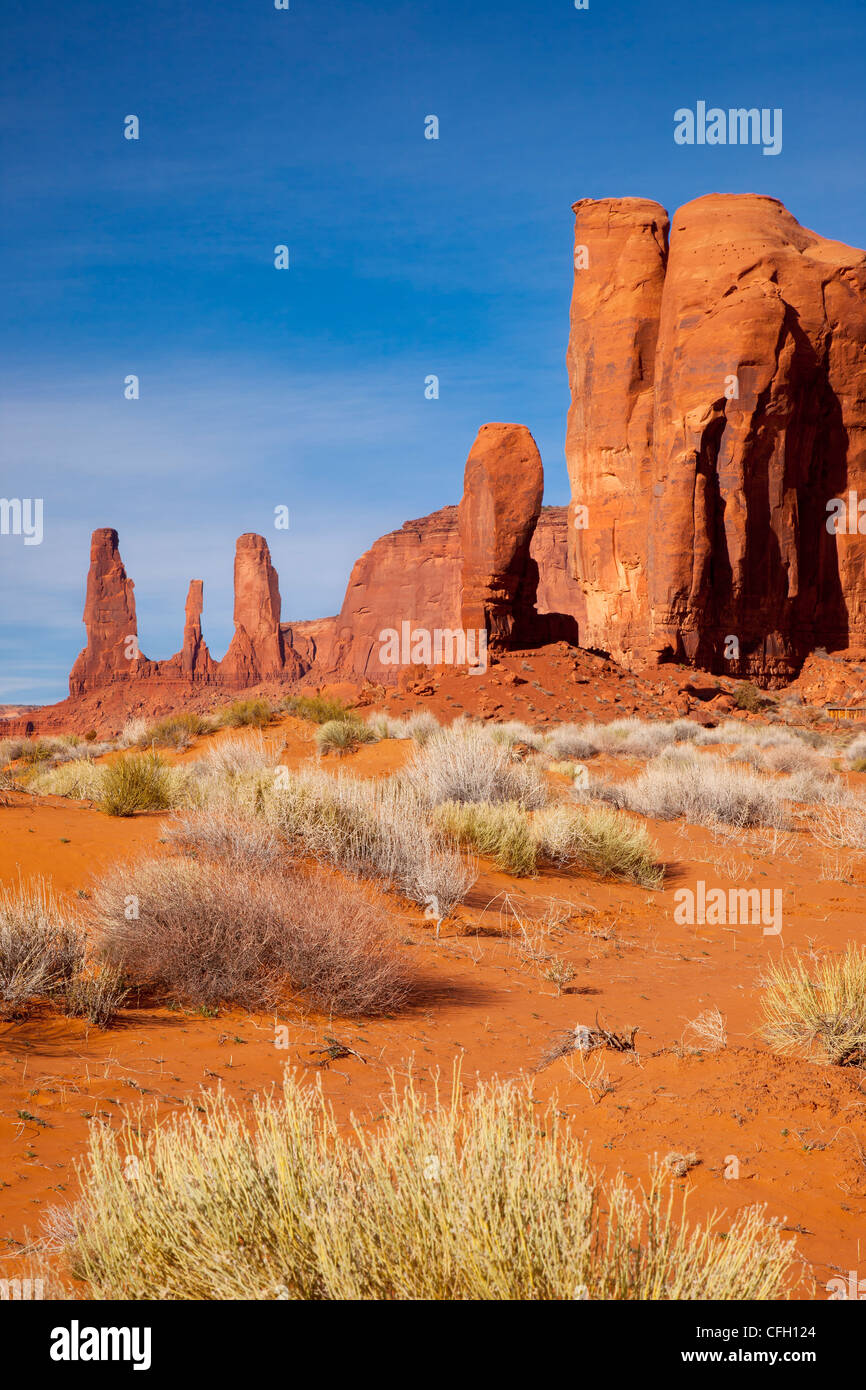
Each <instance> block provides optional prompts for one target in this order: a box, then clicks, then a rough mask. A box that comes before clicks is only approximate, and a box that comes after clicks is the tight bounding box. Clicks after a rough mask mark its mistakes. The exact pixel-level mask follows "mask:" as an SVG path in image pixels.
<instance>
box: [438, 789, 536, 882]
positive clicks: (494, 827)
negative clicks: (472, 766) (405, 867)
mask: <svg viewBox="0 0 866 1390" xmlns="http://www.w3.org/2000/svg"><path fill="white" fill-rule="evenodd" d="M433 816H434V821H435V823H436V824H437V825H438V826H439V827H440V828H441V829H442V830H444V831H446V833H447V834H449V835H453V836H454V838H455V840H457V841H458V843H459V844H461V845H469V846H470V847H471V848H472V849H474V850H477V852H478V853H479V854H483V855H484V856H485V858H487V859H492V860H493V862H494V864H495V865H496V867H497V868H498V869H502V871H503V872H504V873H509V874H514V875H515V876H516V877H518V878H519V877H522V876H524V875H527V874H534V873H535V866H536V859H537V850H536V842H535V839H534V837H533V833H532V826H531V823H530V820H529V817H528V816H527V814H526V812H525V811H524V810H523V808H522V807H521V806H518V805H517V803H516V802H514V801H499V802H495V803H491V802H489V801H470V802H458V801H445V802H443V803H442V804H441V805H439V806H437V807H436V808H435V810H434V813H433Z"/></svg>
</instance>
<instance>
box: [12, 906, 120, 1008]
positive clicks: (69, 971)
mask: <svg viewBox="0 0 866 1390" xmlns="http://www.w3.org/2000/svg"><path fill="white" fill-rule="evenodd" d="M126 993H127V991H126V989H125V988H124V985H123V981H122V980H121V978H120V977H119V974H118V972H116V971H114V970H112V969H111V968H109V967H104V966H101V965H99V964H98V963H94V962H93V961H90V960H88V947H87V938H86V935H85V932H84V929H83V926H82V924H81V923H80V922H79V921H77V920H76V919H75V918H74V917H72V916H70V915H69V914H68V913H67V912H66V911H65V909H63V908H62V907H61V906H60V905H59V904H58V902H57V900H56V898H55V897H54V894H53V892H52V890H51V888H50V887H48V886H47V885H46V883H45V882H44V880H42V879H38V880H37V881H36V882H34V883H32V884H27V885H25V884H19V886H18V888H17V889H15V890H13V889H4V890H3V892H2V894H0V1017H3V1016H7V1017H15V1016H19V1015H21V1014H22V1013H25V1012H26V1011H27V1008H28V1006H29V1005H31V1004H33V1003H35V1002H36V1001H37V1000H41V999H48V1000H51V1001H52V1002H53V1003H55V1004H59V1006H60V1007H61V1008H62V1010H63V1012H64V1013H66V1014H68V1015H70V1016H72V1017H83V1018H87V1019H88V1020H89V1021H90V1022H91V1023H94V1024H96V1025H97V1026H98V1027H100V1028H107V1027H108V1025H109V1024H110V1023H111V1021H112V1019H113V1018H114V1016H115V1014H116V1013H117V1011H118V1009H119V1008H120V1006H121V1004H122V1003H123V1000H124V998H125V997H126Z"/></svg>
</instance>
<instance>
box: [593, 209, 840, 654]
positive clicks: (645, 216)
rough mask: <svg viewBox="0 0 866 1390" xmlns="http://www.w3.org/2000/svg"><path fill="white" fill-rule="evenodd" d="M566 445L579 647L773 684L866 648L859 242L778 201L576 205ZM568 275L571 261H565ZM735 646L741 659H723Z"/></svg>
mask: <svg viewBox="0 0 866 1390" xmlns="http://www.w3.org/2000/svg"><path fill="white" fill-rule="evenodd" d="M575 214H576V244H577V245H581V244H583V245H585V246H586V248H587V255H586V256H585V257H584V258H583V259H584V260H586V261H588V264H586V265H585V267H582V268H576V269H575V287H574V299H573V302H572V325H571V339H570V343H569V375H570V381H571V389H572V407H571V411H570V413H569V427H568V438H567V450H566V452H567V457H568V466H569V475H570V479H571V484H572V511H573V513H574V514H575V515H577V508H578V506H579V505H580V504H584V505H586V507H587V509H588V517H586V518H584V519H585V520H586V523H587V524H586V529H585V530H583V531H576V533H575V535H574V536H573V537H572V541H571V565H572V572H573V574H574V575H575V578H576V579H577V580H578V582H579V583H580V585H581V588H582V589H583V592H584V594H585V597H586V604H587V620H586V626H585V629H584V631H583V634H582V638H581V640H582V643H583V645H588V646H600V647H604V648H605V649H606V650H609V651H610V652H611V653H612V654H613V655H614V656H616V657H617V658H618V659H619V660H622V661H625V662H626V663H627V664H635V665H640V664H642V663H644V662H646V661H648V660H658V659H664V658H666V657H673V658H676V659H679V660H688V661H691V662H693V663H695V664H696V665H699V666H702V667H705V668H707V669H711V670H717V671H722V670H726V671H728V672H729V673H730V674H744V675H745V674H752V675H757V676H759V677H761V678H765V679H769V680H774V679H778V678H784V677H787V676H791V675H794V674H796V671H797V670H798V669H799V666H800V665H801V663H802V661H803V659H804V657H805V656H806V654H807V653H808V652H809V651H810V650H812V649H813V648H814V647H816V646H824V647H827V648H828V649H832V650H837V651H840V650H841V651H845V652H846V653H848V654H850V655H852V656H855V655H856V656H859V655H861V654H862V653H863V652H864V650H866V570H864V560H866V538H864V537H862V536H860V535H858V534H853V535H851V534H840V535H830V534H828V531H827V528H826V525H825V523H826V520H827V515H828V513H827V504H828V502H829V501H830V499H832V498H833V497H845V496H846V495H847V492H848V491H849V490H854V491H856V492H857V493H858V496H859V497H864V496H866V254H864V252H862V251H858V250H852V249H851V248H850V247H847V246H843V245H842V244H841V243H839V242H831V241H827V240H825V239H823V238H822V237H819V236H816V235H815V234H814V233H813V232H809V231H806V230H805V229H804V228H802V227H800V226H799V224H798V223H797V222H796V221H795V220H794V218H793V217H792V216H791V215H790V213H788V212H787V211H786V209H785V208H784V207H783V206H782V204H781V203H779V202H777V201H776V200H775V199H773V198H766V197H761V196H757V195H743V196H739V195H737V196H734V195H712V196H710V197H706V198H700V199H698V200H697V201H695V202H693V203H689V204H687V205H686V206H685V207H683V208H681V209H680V210H679V212H678V213H676V215H675V216H674V218H673V222H672V226H671V232H670V249H669V253H668V255H667V256H665V254H664V245H665V230H666V217H665V214H664V212H663V210H662V209H661V208H659V207H658V205H657V204H650V203H644V202H642V201H640V200H636V199H620V200H604V201H603V202H600V203H586V202H584V203H578V204H576V205H575ZM576 265H577V262H576ZM731 638H735V639H736V644H737V647H738V650H739V656H738V657H734V658H733V659H728V658H726V656H725V648H726V644H727V646H728V650H729V651H730V650H732V644H731V643H730V639H731Z"/></svg>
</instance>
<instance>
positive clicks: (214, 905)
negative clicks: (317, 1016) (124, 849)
mask: <svg viewBox="0 0 866 1390" xmlns="http://www.w3.org/2000/svg"><path fill="white" fill-rule="evenodd" d="M130 904H134V912H132V913H130V910H129V909H130ZM92 921H93V930H94V934H95V937H96V940H97V943H98V947H99V950H100V953H101V955H102V957H103V959H105V960H106V961H107V962H108V963H109V964H110V965H113V966H115V967H116V968H117V969H119V970H122V971H124V972H125V973H126V975H127V976H128V977H129V978H130V979H131V980H133V981H134V982H135V983H136V984H138V985H142V986H148V987H151V988H156V989H160V990H164V991H166V992H168V993H170V994H172V995H173V996H175V997H176V998H178V999H181V1000H183V1001H184V1002H187V1003H190V1004H194V1005H202V1006H209V1007H213V1006H216V1005H219V1004H223V1003H226V1004H228V1003H231V1004H238V1005H241V1006H242V1007H244V1008H249V1009H265V1008H272V1007H273V1006H274V1005H275V1004H276V1003H277V1001H278V1000H279V999H280V998H281V997H282V995H283V993H284V990H285V987H286V985H287V984H291V986H292V987H293V988H294V989H295V990H298V991H301V992H302V993H303V994H304V996H305V998H306V999H307V1002H308V1003H310V1004H312V1005H314V1006H315V1007H316V1008H320V1009H322V1010H325V1011H334V1012H336V1013H341V1014H367V1015H372V1014H382V1013H391V1012H393V1011H394V1010H395V1009H397V1008H399V1007H400V1005H401V1004H403V1003H404V1002H405V1001H406V999H407V998H408V996H409V993H410V992H411V982H412V977H411V973H410V967H409V965H408V964H407V962H406V961H404V959H403V958H402V957H401V956H400V955H399V954H398V953H397V950H396V948H395V947H394V945H393V941H392V937H391V933H390V931H389V927H388V924H387V921H386V919H385V918H384V916H383V913H382V912H381V910H379V909H376V908H375V907H373V906H372V904H371V903H370V902H369V901H368V900H367V899H366V898H365V897H364V896H363V895H362V894H361V893H360V892H359V891H358V890H357V889H355V888H353V887H352V885H347V884H343V883H340V882H338V881H336V880H335V879H333V878H331V877H330V876H328V877H325V876H323V875H319V876H312V877H302V876H291V875H289V874H281V873H277V872H274V871H273V870H270V871H262V870H261V869H260V868H256V869H255V870H250V869H245V868H243V867H241V866H239V865H238V864H237V863H229V862H219V861H210V862H208V861H203V860H202V861H200V860H191V859H145V860H142V861H141V862H139V863H137V864H133V865H128V866H119V867H117V868H115V869H114V870H112V871H111V873H109V874H108V876H107V877H106V878H105V879H103V881H102V882H101V883H100V884H99V886H98V888H97V889H96V891H95V893H94V895H93V900H92Z"/></svg>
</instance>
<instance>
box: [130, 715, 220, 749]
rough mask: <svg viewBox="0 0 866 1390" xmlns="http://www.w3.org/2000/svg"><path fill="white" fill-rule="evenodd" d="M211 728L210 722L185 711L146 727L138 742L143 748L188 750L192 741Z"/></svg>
mask: <svg viewBox="0 0 866 1390" xmlns="http://www.w3.org/2000/svg"><path fill="white" fill-rule="evenodd" d="M211 728H213V723H212V722H211V721H209V720H207V719H205V718H203V717H202V716H201V715H200V714H194V713H192V712H190V711H187V712H185V713H183V714H172V715H169V716H168V717H167V718H166V719H160V720H158V721H157V723H155V724H149V725H146V726H145V729H144V732H143V733H142V734H141V736H140V737H139V740H138V742H139V743H140V744H141V745H142V746H143V747H150V748H188V747H189V745H190V744H191V743H192V741H193V739H195V738H198V737H199V736H200V735H201V734H204V733H207V732H208V731H209V730H210V729H211Z"/></svg>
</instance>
